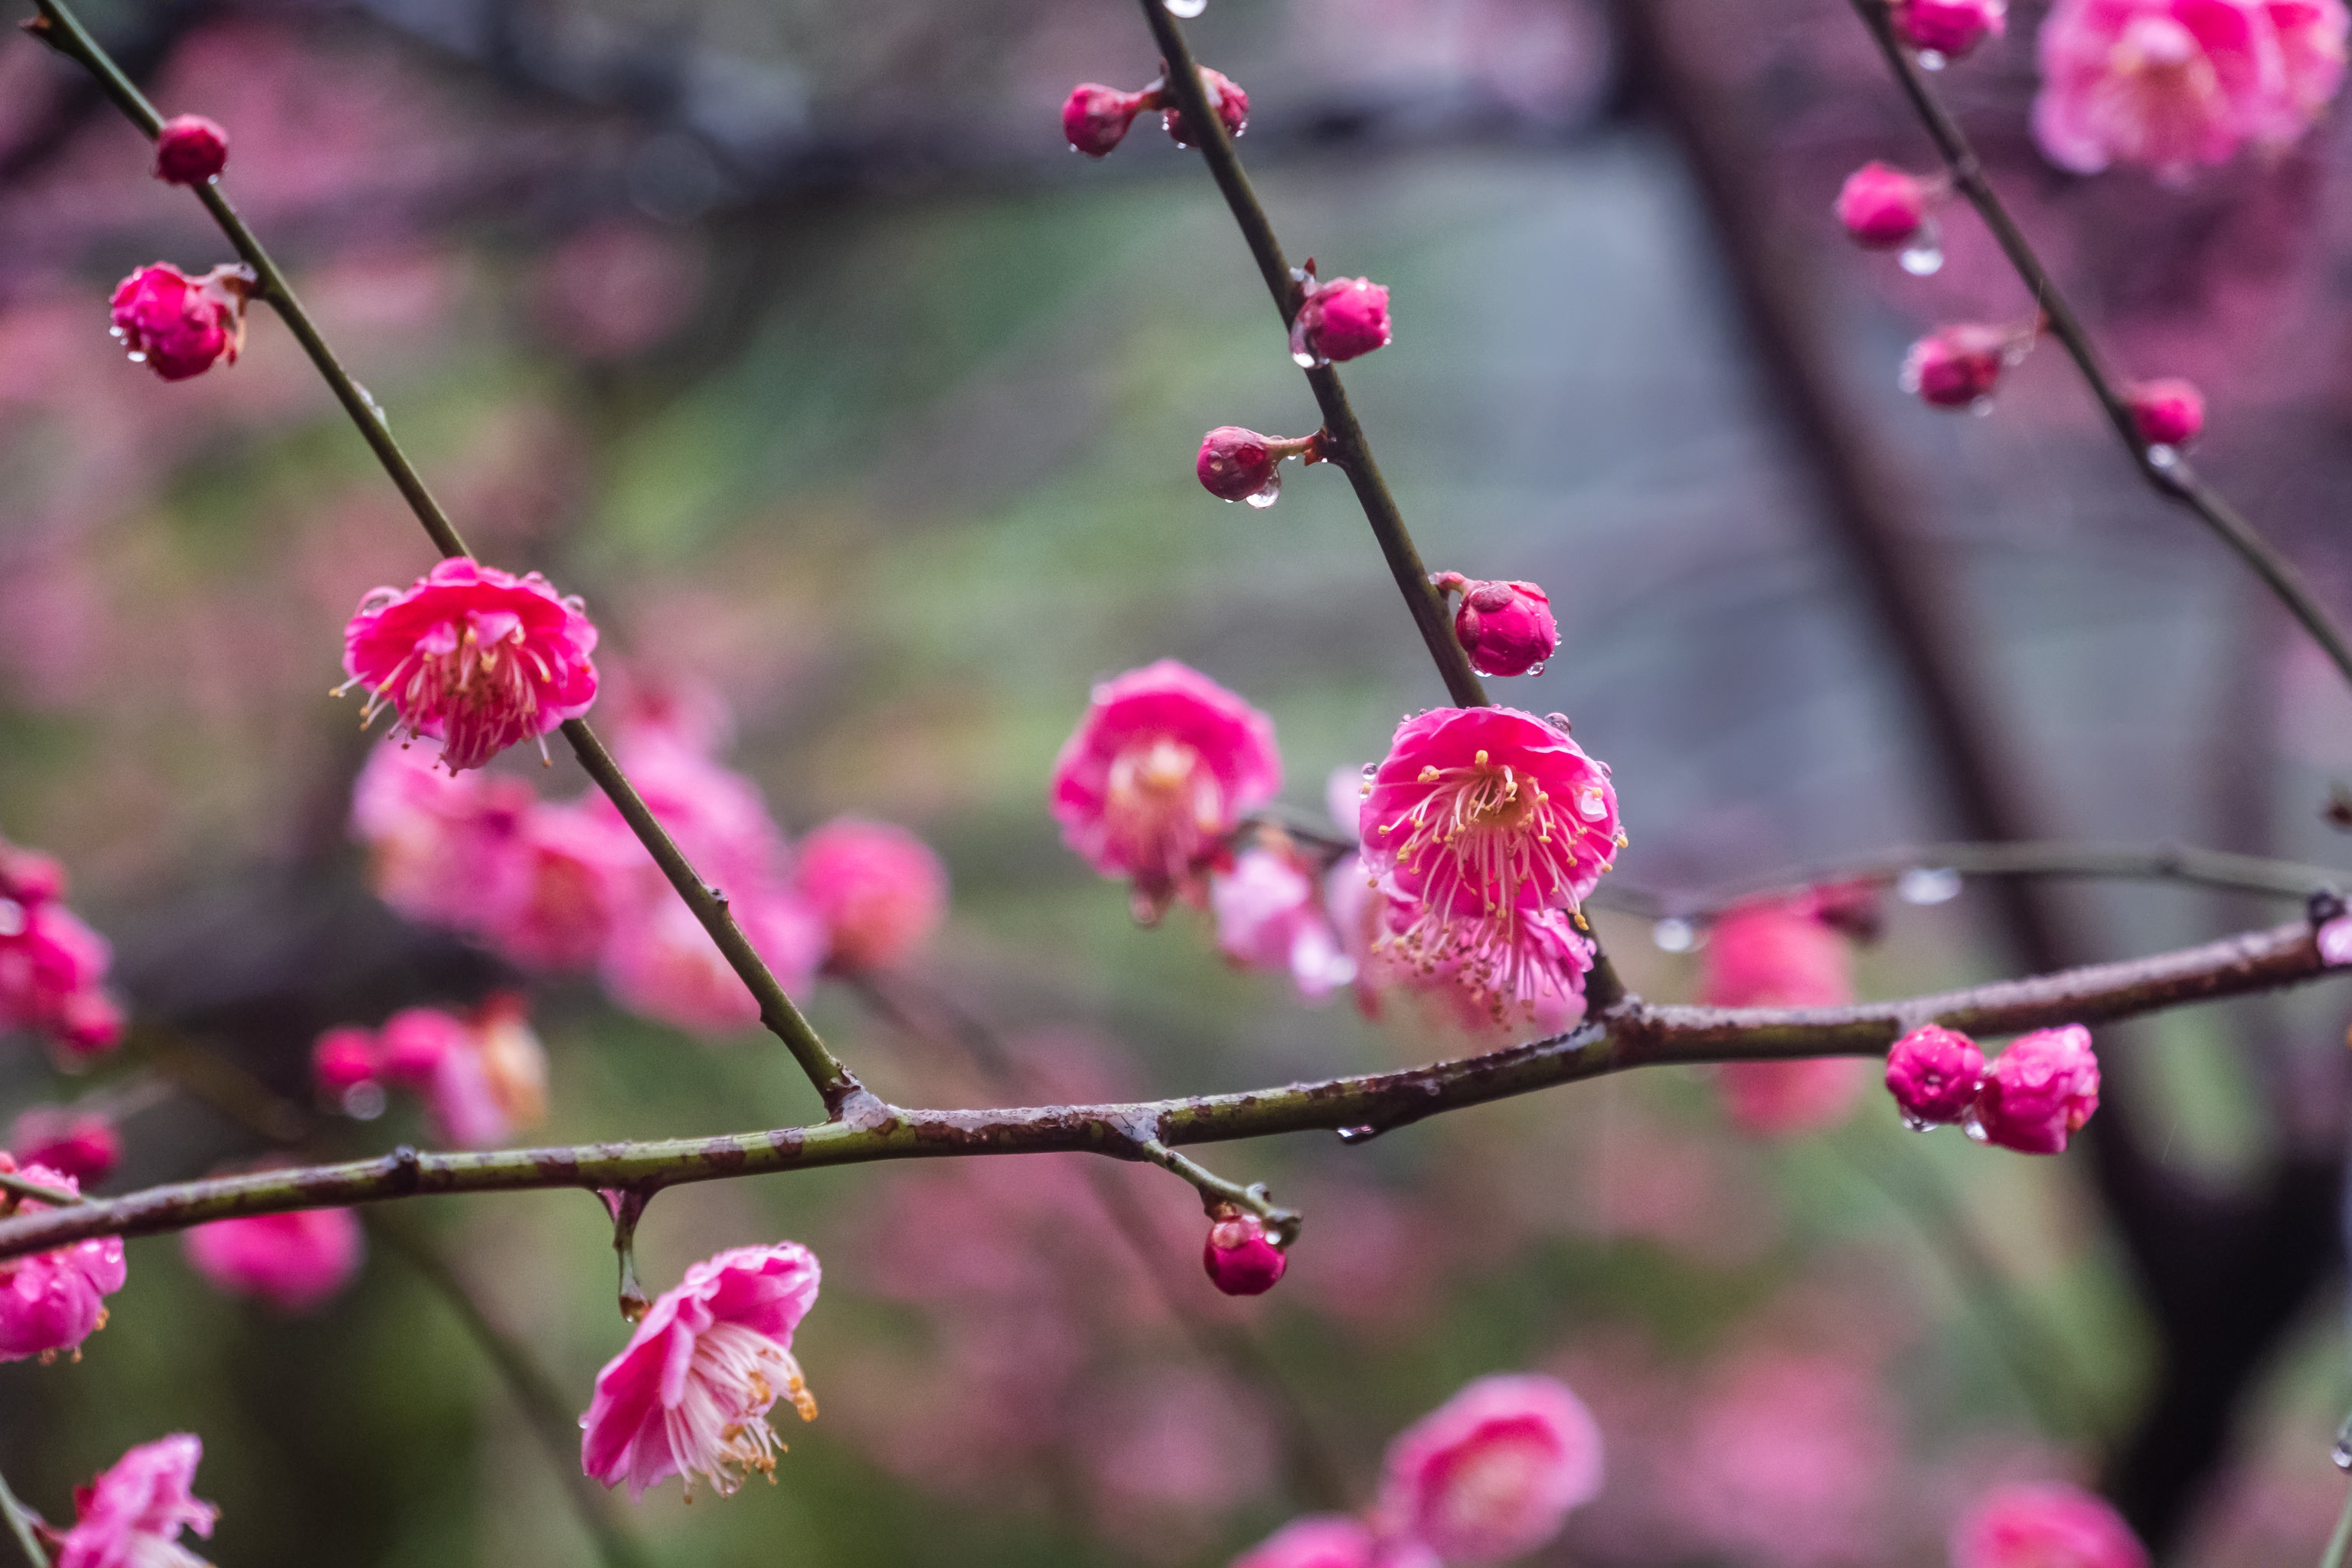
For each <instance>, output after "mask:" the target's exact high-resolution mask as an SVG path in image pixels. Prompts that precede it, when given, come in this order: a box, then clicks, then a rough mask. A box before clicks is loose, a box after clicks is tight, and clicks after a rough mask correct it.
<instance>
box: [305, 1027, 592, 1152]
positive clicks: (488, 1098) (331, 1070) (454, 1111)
mask: <svg viewBox="0 0 2352 1568" xmlns="http://www.w3.org/2000/svg"><path fill="white" fill-rule="evenodd" d="M525 1018H526V1011H525V1005H524V1002H523V1000H522V998H521V997H520V996H516V995H512V994H499V995H494V996H492V997H490V998H489V999H488V1000H487V1001H485V1002H484V1003H483V1004H482V1005H480V1006H479V1007H478V1008H476V1009H475V1010H474V1012H473V1013H472V1015H471V1016H467V1017H459V1016H457V1015H455V1014H452V1013H448V1012H446V1011H444V1010H443V1009H441V1008H438V1007H409V1008H404V1009H403V1010H402V1011H400V1012H398V1013H395V1014H394V1015H393V1016H391V1017H390V1018H388V1019H386V1020H385V1021H384V1026H383V1030H382V1031H381V1032H380V1034H379V1035H378V1036H377V1037H376V1039H375V1042H374V1048H373V1058H372V1059H371V1058H370V1057H369V1056H368V1055H367V1054H365V1053H364V1052H363V1051H362V1046H363V1044H364V1035H363V1032H362V1031H346V1030H338V1031H334V1032H333V1034H332V1035H331V1036H330V1037H328V1038H331V1039H333V1040H334V1041H335V1049H334V1052H333V1053H332V1055H331V1058H329V1057H326V1056H325V1054H324V1053H323V1052H314V1056H313V1058H312V1066H313V1068H314V1070H315V1071H317V1072H318V1074H319V1079H320V1084H321V1085H322V1087H325V1088H327V1089H330V1090H331V1091H335V1090H337V1082H336V1079H341V1078H342V1077H346V1076H349V1075H351V1074H353V1073H357V1072H359V1071H361V1070H362V1068H367V1069H369V1074H370V1076H372V1077H378V1078H381V1079H383V1082H385V1083H386V1084H389V1085H391V1086H392V1087H394V1088H395V1089H409V1090H413V1091H414V1092H415V1093H416V1094H418V1095H421V1096H422V1097H423V1098H424V1100H425V1113H426V1117H427V1120H428V1121H430V1122H431V1124H432V1127H433V1130H434V1133H435V1135H436V1137H437V1138H438V1139H439V1140H440V1141H442V1142H446V1143H448V1144H450V1145H452V1146H454V1147H456V1148H459V1149H487V1148H489V1147H491V1146H493V1145H495V1144H498V1143H502V1142H505V1141H506V1140H507V1139H508V1138H509V1137H511V1136H512V1135H513V1134H514V1133H515V1132H516V1131H519V1130H520V1129H524V1128H529V1127H535V1126H537V1125H538V1124H539V1123H540V1122H541V1121H544V1120H545V1119H546V1115H547V1052H546V1049H545V1048H544V1047H542V1046H541V1044H540V1043H539V1037H538V1036H537V1035H535V1034H533V1033H532V1032H531V1029H530V1025H529V1024H528V1023H527V1022H526V1021H525ZM326 1044H327V1039H325V1038H322V1039H321V1041H320V1047H325V1046H326ZM331 1075H332V1076H331ZM363 1081H366V1079H364V1078H353V1079H352V1083H357V1082H363ZM341 1087H342V1088H348V1087H350V1085H349V1084H344V1085H341Z"/></svg>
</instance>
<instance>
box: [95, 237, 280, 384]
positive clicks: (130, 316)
mask: <svg viewBox="0 0 2352 1568" xmlns="http://www.w3.org/2000/svg"><path fill="white" fill-rule="evenodd" d="M253 287H254V275H253V268H250V267H245V266H240V265H236V264H231V265H227V266H222V267H215V268H213V269H212V270H211V271H210V272H207V273H205V275H204V276H203V277H201V278H191V277H189V276H188V275H187V274H186V273H184V272H183V271H181V270H180V269H179V268H176V267H174V266H173V265H172V264H171V263H170V262H168V261H158V262H156V263H155V264H154V265H152V267H142V268H140V269H139V270H138V271H136V272H133V273H132V274H131V276H130V277H128V278H125V279H123V280H122V281H121V283H118V284H117V285H115V289H114V297H113V299H112V300H111V301H110V305H111V307H112V310H113V315H114V335H115V336H116V337H118V338H121V340H122V346H123V347H124V349H125V350H127V351H128V352H129V353H130V355H131V363H134V364H144V365H145V366H147V367H148V368H149V369H150V370H152V371H153V372H154V373H155V374H157V375H160V376H162V377H163V379H164V380H165V381H185V380H186V379H187V378H188V377H190V376H192V375H201V374H204V373H205V371H208V370H210V369H212V367H213V366H214V365H215V364H216V363H222V362H226V363H230V364H235V363H236V356H237V353H238V351H239V350H240V349H242V348H243V347H244V346H245V303H246V300H247V299H248V298H250V297H251V295H252V293H253Z"/></svg>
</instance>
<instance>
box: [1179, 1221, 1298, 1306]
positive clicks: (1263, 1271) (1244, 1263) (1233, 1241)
mask: <svg viewBox="0 0 2352 1568" xmlns="http://www.w3.org/2000/svg"><path fill="white" fill-rule="evenodd" d="M1219 1206H1220V1211H1221V1212H1220V1214H1219V1215H1218V1217H1217V1218H1216V1220H1215V1222H1214V1223H1213V1224H1212V1225H1211V1226H1209V1239H1208V1240H1207V1241H1206V1242H1204V1243H1203V1244H1202V1247H1201V1267H1202V1268H1204V1269H1205V1270H1207V1271H1208V1276H1209V1281H1210V1283H1211V1284H1213V1285H1214V1286H1216V1288H1217V1289H1220V1290H1223V1292H1224V1293H1225V1294H1226V1295H1228V1296H1263V1295H1265V1293H1266V1292H1267V1291H1268V1290H1271V1289H1274V1287H1275V1284H1276V1281H1278V1280H1280V1279H1281V1278H1282V1274H1283V1270H1284V1269H1286V1268H1288V1267H1289V1266H1290V1259H1289V1258H1287V1257H1286V1255H1285V1254H1284V1252H1283V1250H1282V1248H1281V1247H1279V1246H1277V1245H1276V1242H1275V1240H1274V1238H1273V1237H1271V1236H1269V1235H1268V1234H1267V1233H1266V1228H1265V1221H1263V1220H1261V1219H1259V1218H1258V1216H1257V1215H1254V1214H1249V1213H1246V1212H1244V1211H1243V1210H1241V1209H1238V1208H1235V1207H1234V1205H1230V1204H1226V1205H1219Z"/></svg>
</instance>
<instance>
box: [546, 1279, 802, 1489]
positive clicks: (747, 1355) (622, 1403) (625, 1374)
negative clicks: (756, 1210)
mask: <svg viewBox="0 0 2352 1568" xmlns="http://www.w3.org/2000/svg"><path fill="white" fill-rule="evenodd" d="M818 1276H819V1269H818V1268H817V1261H816V1254H814V1253H813V1252H811V1251H810V1250H809V1249H808V1248H807V1247H803V1246H801V1245H800V1244H799V1243H797V1242H790V1241H786V1242H779V1243H777V1244H776V1245H774V1246H772V1247H735V1248H732V1249H730V1250H729V1251H726V1252H722V1253H719V1255H718V1256H717V1257H715V1258H709V1259H708V1260H707V1261H704V1262H701V1263H698V1264H696V1265H694V1267H692V1268H688V1270H687V1271H686V1278H685V1279H683V1280H682V1281H680V1282H679V1283H678V1285H677V1288H676V1289H670V1290H665V1291H664V1292H662V1294H661V1296H660V1298H659V1299H658V1300H656V1301H655V1302H654V1304H653V1307H652V1309H651V1310H648V1311H647V1312H646V1315H645V1318H644V1319H643V1321H640V1322H639V1323H638V1324H637V1329H636V1332H635V1333H634V1334H632V1335H631V1336H630V1337H629V1342H628V1344H627V1346H626V1347H625V1348H624V1349H623V1350H622V1352H621V1353H620V1354H619V1355H616V1356H614V1358H613V1359H612V1360H611V1361H610V1362H608V1363H605V1365H604V1371H602V1372H600V1373H597V1374H596V1394H595V1397H594V1398H593V1400H592V1401H590V1403H589V1405H588V1413H587V1414H586V1415H583V1416H582V1417H581V1418H580V1426H581V1429H582V1435H581V1442H580V1463H581V1468H583V1470H585V1471H586V1472H587V1474H588V1475H589V1476H590V1477H591V1478H592V1479H595V1480H599V1481H602V1482H604V1485H606V1486H608V1487H609V1486H616V1485H618V1484H619V1483H621V1482H622V1481H626V1482H628V1484H629V1496H630V1497H631V1498H632V1499H635V1498H641V1497H643V1496H644V1495H645V1493H646V1488H647V1487H650V1486H654V1485H656V1484H658V1483H659V1482H661V1481H662V1480H664V1479H667V1478H668V1477H670V1476H680V1477H683V1478H685V1480H686V1486H687V1489H688V1492H689V1493H690V1492H691V1491H692V1490H693V1487H694V1477H695V1476H696V1475H698V1474H700V1475H704V1476H708V1477H709V1478H710V1484H711V1485H712V1486H713V1487H715V1488H717V1489H718V1491H719V1495H720V1496H721V1497H725V1496H726V1495H728V1494H729V1493H730V1492H732V1491H734V1490H735V1489H736V1488H738V1487H740V1486H741V1485H742V1484H743V1482H744V1481H745V1480H746V1479H749V1478H750V1476H751V1472H752V1471H754V1470H758V1471H761V1472H762V1473H764V1474H766V1475H768V1476H769V1477H770V1478H771V1479H772V1478H773V1476H774V1474H775V1468H776V1461H775V1450H777V1449H778V1448H781V1447H783V1445H782V1444H781V1443H779V1442H778V1441H777V1440H776V1434H775V1429H774V1428H773V1427H772V1426H769V1425H768V1419H767V1417H768V1411H769V1409H770V1408H771V1407H772V1405H774V1404H775V1403H776V1401H777V1400H778V1399H779V1398H783V1399H788V1400H790V1401H791V1403H792V1405H793V1407H794V1408H795V1409H797V1410H798V1411H799V1412H800V1415H801V1419H802V1420H803V1421H814V1420H815V1419H816V1401H815V1399H814V1398H813V1397H812V1396H811V1395H810V1394H809V1392H808V1385H807V1384H806V1383H805V1382H804V1381H803V1379H802V1377H801V1369H800V1363H798V1362H796V1361H794V1360H793V1353H792V1352H793V1330H794V1329H796V1328H798V1327H799V1326H800V1321H801V1320H802V1319H803V1318H804V1317H806V1316H807V1315H808V1310H809V1309H810V1308H811V1307H813V1306H814V1305H815V1304H816V1293H817V1281H818Z"/></svg>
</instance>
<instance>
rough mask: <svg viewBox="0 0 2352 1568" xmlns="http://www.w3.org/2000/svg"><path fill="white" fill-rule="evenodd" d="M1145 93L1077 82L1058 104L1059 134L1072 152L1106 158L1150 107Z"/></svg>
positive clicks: (1097, 83) (1096, 83) (1147, 95)
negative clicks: (1066, 139)
mask: <svg viewBox="0 0 2352 1568" xmlns="http://www.w3.org/2000/svg"><path fill="white" fill-rule="evenodd" d="M1152 96H1153V95H1152V94H1150V93H1149V92H1121V91H1119V89H1117V88H1115V87H1105V86H1103V85H1102V83H1100V82H1098V81H1085V82H1080V83H1079V84H1078V85H1077V86H1076V87H1074V88H1072V89H1070V96H1069V99H1068V100H1067V101H1066V102H1065V103H1064V104H1063V105H1062V134H1064V135H1065V136H1067V137H1068V138H1069V139H1070V147H1071V149H1072V150H1073V151H1074V152H1079V153H1085V154H1086V155H1087V157H1089V158H1107V157H1108V156H1109V155H1110V150H1111V149H1112V148H1114V147H1116V146H1118V144H1119V142H1121V141H1122V140H1124V139H1125V137H1126V135H1127V128H1128V127H1129V126H1130V125H1132V124H1134V123H1135V117H1136V116H1137V115H1139V114H1140V113H1142V112H1143V111H1144V110H1146V109H1149V108H1150V107H1151V99H1152Z"/></svg>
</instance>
